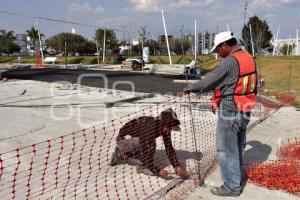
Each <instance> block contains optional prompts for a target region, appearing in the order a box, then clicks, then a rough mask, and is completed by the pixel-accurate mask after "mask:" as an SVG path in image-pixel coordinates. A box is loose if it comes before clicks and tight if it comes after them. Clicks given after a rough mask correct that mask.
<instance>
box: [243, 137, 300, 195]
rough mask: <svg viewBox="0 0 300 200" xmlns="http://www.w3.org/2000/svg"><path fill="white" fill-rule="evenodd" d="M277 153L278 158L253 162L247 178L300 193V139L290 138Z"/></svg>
mask: <svg viewBox="0 0 300 200" xmlns="http://www.w3.org/2000/svg"><path fill="white" fill-rule="evenodd" d="M277 154H278V157H279V159H278V160H275V161H267V162H266V163H254V164H251V165H250V166H249V168H248V169H247V173H246V176H247V178H248V179H249V181H250V182H252V183H255V184H258V185H261V186H264V187H266V188H268V189H272V190H284V191H287V192H289V193H292V194H295V195H300V141H299V140H298V139H297V138H295V139H294V140H288V142H287V143H286V144H284V145H282V146H281V147H280V148H279V151H278V153H277Z"/></svg>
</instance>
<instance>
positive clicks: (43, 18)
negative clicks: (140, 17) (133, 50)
mask: <svg viewBox="0 0 300 200" xmlns="http://www.w3.org/2000/svg"><path fill="white" fill-rule="evenodd" d="M0 13H2V14H6V15H15V16H20V17H28V18H33V19H40V20H45V21H53V22H60V23H64V24H73V25H77V26H85V27H90V28H96V29H97V28H101V29H109V30H113V31H119V32H129V31H125V30H120V29H115V28H104V27H99V26H95V25H91V24H83V23H79V22H73V21H65V20H60V19H52V18H48V17H40V16H33V15H25V14H22V13H16V12H8V11H4V10H0ZM131 33H136V32H131Z"/></svg>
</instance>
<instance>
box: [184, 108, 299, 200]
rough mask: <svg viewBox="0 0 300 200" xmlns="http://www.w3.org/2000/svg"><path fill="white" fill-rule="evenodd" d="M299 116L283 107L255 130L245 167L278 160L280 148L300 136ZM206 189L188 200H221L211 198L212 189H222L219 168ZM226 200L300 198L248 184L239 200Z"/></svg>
mask: <svg viewBox="0 0 300 200" xmlns="http://www.w3.org/2000/svg"><path fill="white" fill-rule="evenodd" d="M299 121H300V112H299V110H298V109H296V108H294V107H283V108H281V109H280V110H278V111H277V112H276V113H274V114H273V115H272V116H270V117H269V118H268V119H266V120H265V121H264V122H262V123H260V124H259V125H257V126H255V127H254V128H253V129H252V130H251V131H250V132H249V133H248V135H247V146H246V151H245V163H251V162H253V161H259V160H260V161H266V160H276V159H277V157H276V152H277V150H278V147H279V146H280V144H281V143H282V141H285V140H287V139H289V138H294V137H298V136H299V130H300V124H299ZM205 184H206V187H201V188H197V189H196V190H195V191H193V193H192V194H191V195H189V196H187V197H186V198H185V199H187V200H193V199H210V200H218V199H220V200H221V199H223V198H224V197H223V198H222V197H216V196H214V195H212V194H211V193H210V191H209V189H210V188H211V187H212V186H220V185H221V184H222V182H221V179H220V169H219V167H217V168H216V169H215V170H214V171H213V173H212V174H211V175H210V176H209V177H208V178H207V179H206V181H205ZM226 199H243V200H254V199H255V200H256V199H276V200H281V199H287V200H293V199H300V197H297V196H294V195H291V194H288V193H286V192H284V191H279V190H276V191H274V190H267V189H265V188H263V187H259V186H256V185H254V184H251V183H247V185H246V186H245V188H244V192H243V193H242V194H241V195H240V197H238V198H236V197H235V198H226Z"/></svg>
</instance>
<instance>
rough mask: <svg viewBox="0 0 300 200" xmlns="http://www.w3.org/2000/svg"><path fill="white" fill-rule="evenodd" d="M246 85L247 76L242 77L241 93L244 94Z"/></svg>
mask: <svg viewBox="0 0 300 200" xmlns="http://www.w3.org/2000/svg"><path fill="white" fill-rule="evenodd" d="M247 87H248V76H244V77H243V90H242V92H241V94H245V93H246V90H247Z"/></svg>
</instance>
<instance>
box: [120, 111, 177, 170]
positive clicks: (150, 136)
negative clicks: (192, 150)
mask: <svg viewBox="0 0 300 200" xmlns="http://www.w3.org/2000/svg"><path fill="white" fill-rule="evenodd" d="M177 121H178V120H177ZM162 123H164V122H163V121H162V120H161V119H159V118H156V117H139V118H137V119H133V120H131V121H130V122H128V123H126V124H125V125H124V126H123V127H122V128H121V129H120V132H119V135H118V137H117V142H118V141H120V140H124V137H125V136H126V135H130V136H132V137H138V138H139V143H140V151H141V152H140V153H141V155H140V157H139V159H140V161H141V162H142V164H143V165H144V166H145V167H147V168H148V169H150V170H151V171H153V172H154V173H156V174H157V173H158V169H157V168H156V167H155V164H154V153H155V149H156V141H155V139H156V138H158V137H159V136H162V137H163V141H164V145H165V149H166V153H167V156H168V158H169V160H170V162H171V164H172V166H173V167H176V166H179V162H178V160H177V158H176V154H175V150H174V148H173V146H172V141H171V132H170V133H169V134H163V135H162V134H161V131H160V130H161V128H160V127H161V125H162Z"/></svg>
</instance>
